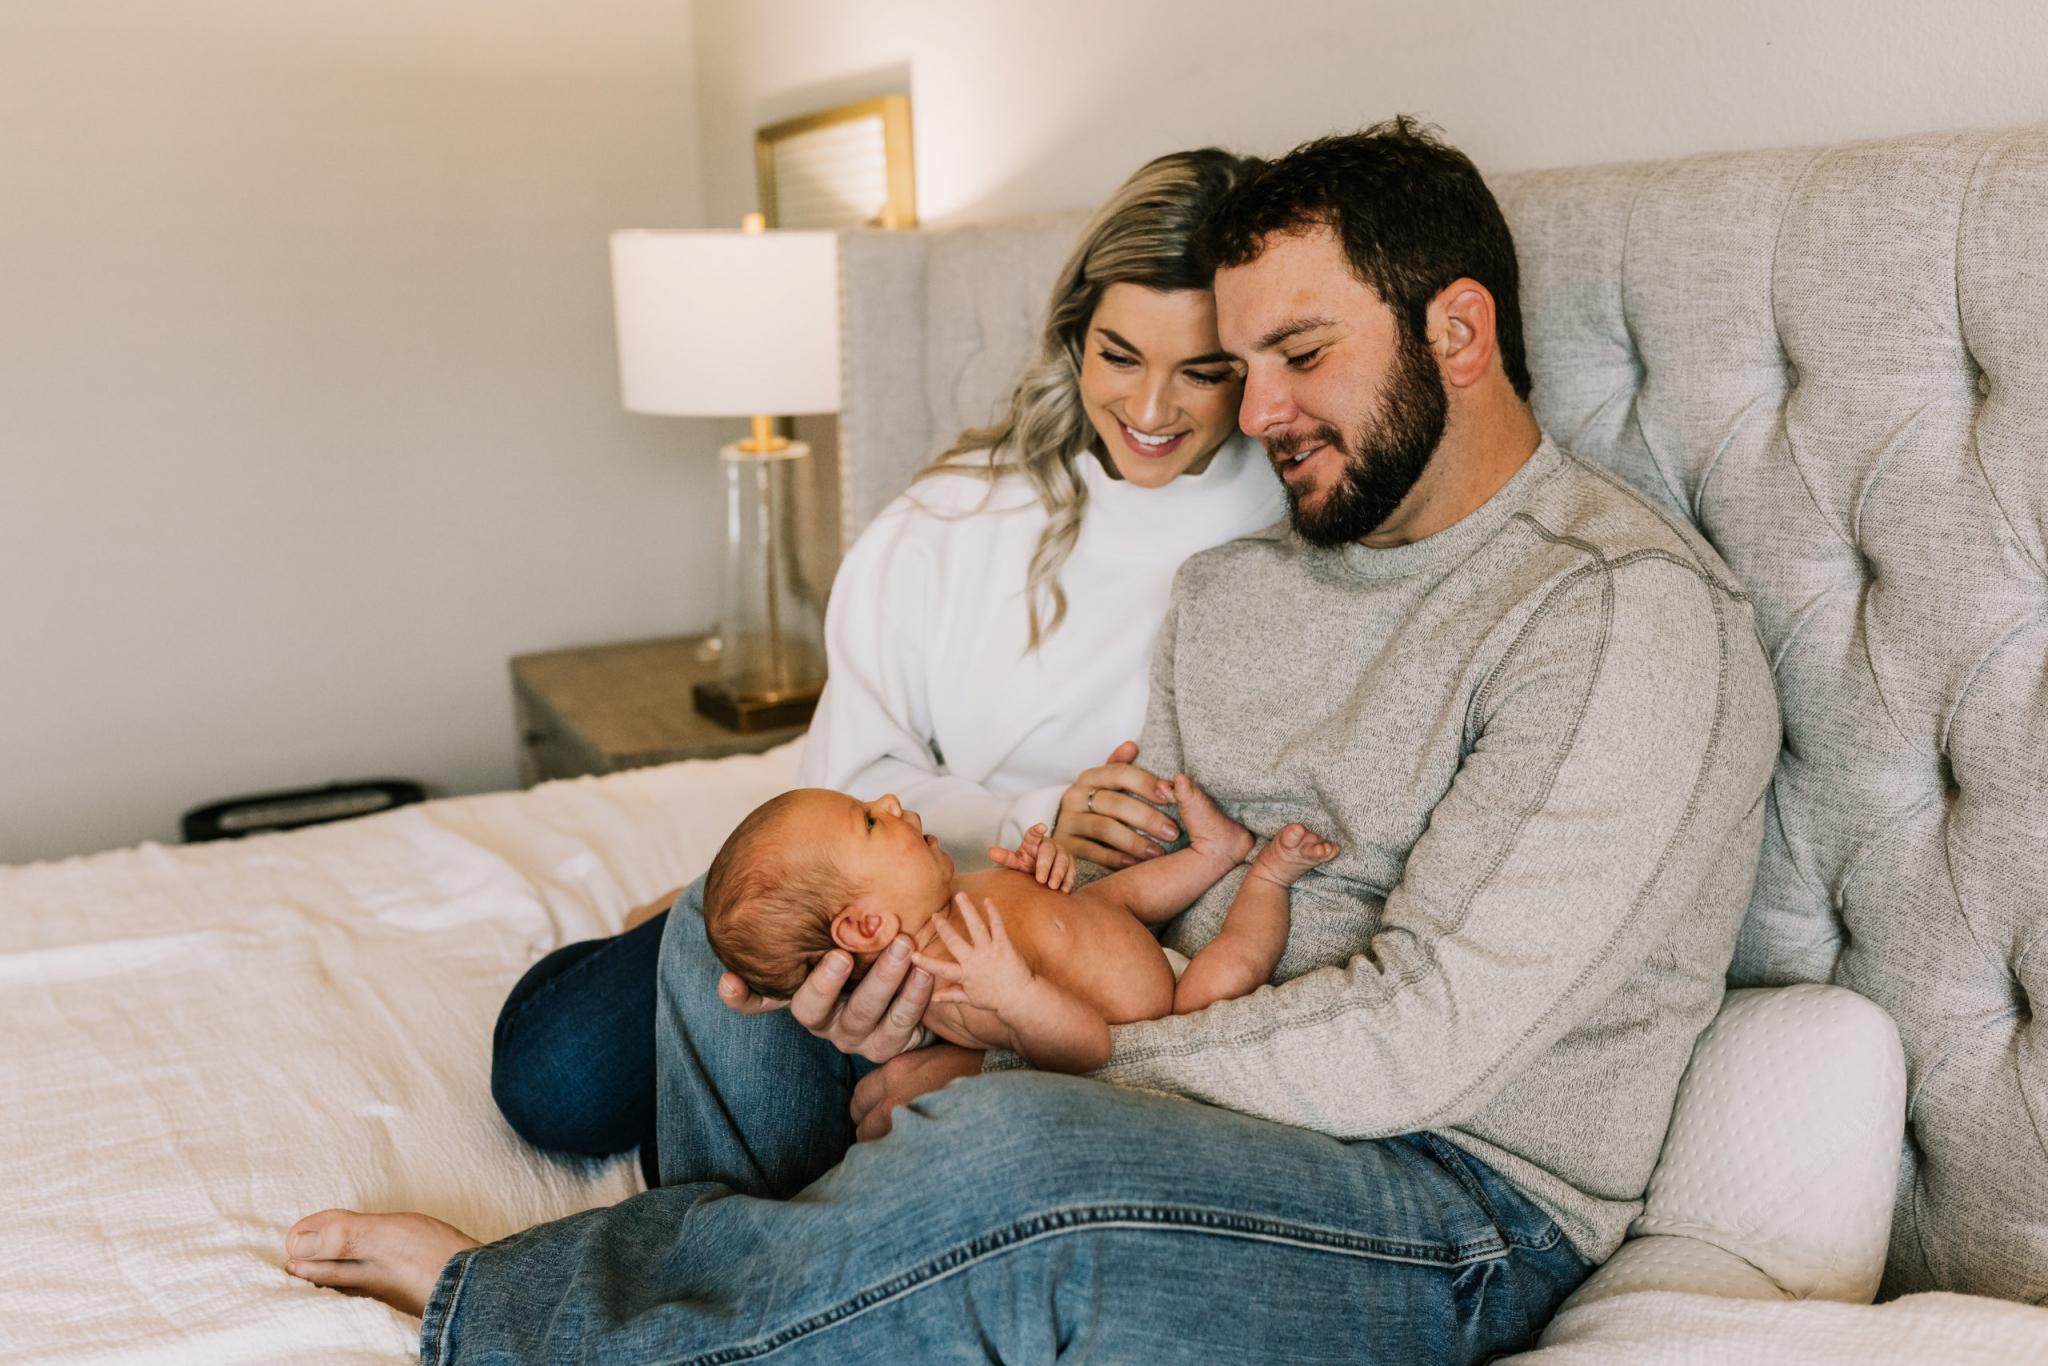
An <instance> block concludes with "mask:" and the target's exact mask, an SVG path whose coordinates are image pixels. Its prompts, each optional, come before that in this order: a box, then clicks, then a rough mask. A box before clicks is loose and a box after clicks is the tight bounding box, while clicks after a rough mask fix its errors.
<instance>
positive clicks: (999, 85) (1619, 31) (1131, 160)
mask: <svg viewBox="0 0 2048 1366" xmlns="http://www.w3.org/2000/svg"><path fill="white" fill-rule="evenodd" d="M697 24H698V27H697V33H698V83H699V100H700V105H699V108H700V114H701V118H702V125H703V131H704V139H705V170H706V207H707V210H708V212H709V213H710V214H711V216H712V217H713V218H714V220H718V219H723V218H725V217H728V216H730V215H731V214H733V213H736V212H739V211H740V210H741V209H744V208H745V207H747V206H748V203H749V202H750V201H751V198H752V192H753V191H752V186H753V166H752V162H751V160H750V159H749V158H750V148H751V136H752V131H753V129H754V128H755V127H756V126H758V125H759V124H760V123H762V122H765V121H769V120H772V119H774V118H780V117H786V116H788V115H790V114H793V113H797V112H801V111H802V110H803V109H804V108H807V107H811V105H812V104H813V103H815V102H822V101H814V99H813V96H814V95H831V94H835V93H838V92H842V91H843V92H845V93H844V94H843V95H841V98H850V97H852V96H855V95H859V94H865V93H870V92H869V91H868V90H866V89H863V88H862V87H863V85H864V84H886V83H887V80H888V78H889V76H890V75H891V74H892V73H893V74H896V75H898V76H899V77H900V75H901V74H902V73H903V72H904V71H905V70H906V69H907V72H908V76H909V80H908V84H909V88H910V91H911V102H912V111H913V119H914V121H915V125H916V140H917V175H918V198H919V204H920V210H921V212H922V214H923V215H924V218H925V220H926V221H927V222H931V221H935V220H945V219H955V218H968V217H986V216H991V215H995V214H1000V213H1008V212H1017V211H1022V210H1028V209H1043V208H1055V207H1062V208H1063V207H1072V206H1076V205H1082V204H1088V203H1092V202H1094V201H1096V200H1098V199H1099V198H1100V197H1101V196H1102V195H1104V194H1105V193H1107V192H1108V191H1109V190H1110V189H1111V188H1113V187H1114V186H1115V185H1116V183H1117V182H1118V181H1119V180H1121V179H1122V178H1123V176H1125V175H1126V174H1128V173H1129V172H1130V171H1131V170H1132V169H1133V168H1134V167H1135V166H1136V165H1137V164H1138V163H1139V162H1140V161H1142V160H1144V159H1145V158H1146V157H1149V156H1154V155H1157V154H1159V153H1161V152H1166V151H1170V150H1173V149H1175V148H1179V147H1186V146H1194V145H1200V144H1203V143H1211V142H1214V143H1221V144H1224V145H1226V146H1231V147H1235V148H1237V149H1239V150H1242V151H1250V152H1260V153H1267V154H1271V153H1277V152H1280V151H1284V150H1285V149H1287V148H1288V147H1290V146H1292V145H1294V144H1295V143H1296V142H1299V141H1302V140H1304V139H1306V138H1309V137H1313V136H1316V135H1318V134H1321V133H1325V132H1331V131H1337V130H1345V129H1350V128H1355V127H1357V126H1359V125H1361V124H1363V123H1368V122H1372V121H1374V120H1377V119H1379V118H1381V117H1384V116H1385V115H1387V114H1390V113H1394V112H1396V111H1406V112H1413V113H1418V114H1421V115H1423V116H1424V117H1426V118H1429V119H1431V120H1433V121H1435V122H1437V123H1439V124H1441V125H1442V126H1443V127H1444V129H1445V131H1446V132H1447V133H1448V135H1449V136H1450V138H1451V140H1452V141H1453V142H1455V143H1457V144H1458V145H1459V146H1461V147H1463V148H1464V149H1465V150H1466V151H1467V152H1468V153H1470V154H1471V156H1472V157H1473V159H1474V160H1475V161H1477V162H1478V163H1479V165H1480V167H1481V169H1483V170H1487V171H1509V170H1521V169H1528V168H1533V167H1540V166H1553V165H1569V164H1575V163H1583V162H1597V161H1613V160H1623V159H1631V158H1642V157H1663V156H1673V155H1678V154H1682V153H1688V152H1699V151H1710V150H1720V149H1730V148H1746V147H1768V146H1783V145H1787V144H1803V143H1815V142H1832V141H1841V140H1844V139H1849V138H1859V137H1873V136H1881V135H1886V134H1892V133H1902V132H1909V131H1916V130H1922V129H1938V128H1951V127H1967V126H1975V125H2004V124H2012V123H2027V122H2035V121H2038V120H2041V119H2043V118H2048V5H2044V4H2042V3H2041V0H1947V2H1945V3H1939V4H1936V3H1929V2H1928V0H1711V2H1707V0H1696V2H1694V3H1676V2H1673V3H1657V2H1655V0H1653V2H1652V3H1645V0H1553V3H1541V4H1536V3H1527V0H1482V2H1481V3H1465V4H1447V3H1436V4H1428V3H1424V4H1416V3H1413V0H1403V3H1398V4H1395V3H1386V0H1292V3H1288V4H1284V5H1283V4H1273V5H1266V4H1259V3H1247V2H1246V0H1032V2H1031V3H1028V4H1026V3H1004V4H995V3H989V4H981V3H975V4H963V3H960V2H959V0H698V5H697Z"/></svg>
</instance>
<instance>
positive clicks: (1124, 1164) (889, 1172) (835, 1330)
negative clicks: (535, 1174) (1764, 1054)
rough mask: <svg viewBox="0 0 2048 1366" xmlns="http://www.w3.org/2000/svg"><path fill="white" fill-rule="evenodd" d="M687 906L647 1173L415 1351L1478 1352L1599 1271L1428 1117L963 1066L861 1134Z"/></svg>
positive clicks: (506, 1356)
mask: <svg viewBox="0 0 2048 1366" xmlns="http://www.w3.org/2000/svg"><path fill="white" fill-rule="evenodd" d="M700 897H701V888H700V887H694V886H693V887H692V888H690V889H689V890H688V891H687V892H685V894H684V896H683V897H682V898H681V899H680V900H679V901H678V902H677V905H676V907H675V908H674V911H673V912H672V913H671V915H670V916H669V918H668V925H667V927H666V929H665V931H664V933H663V936H662V944H661V953H660V964H659V971H660V987H659V1008H658V1010H657V1012H656V1018H655V1053H656V1065H657V1071H658V1075H659V1083H660V1084H659V1087H658V1089H657V1096H656V1123H657V1128H658V1130H659V1135H660V1148H661V1155H662V1162H661V1175H662V1179H663V1182H664V1184H663V1185H662V1187H661V1188H659V1189H656V1190H650V1191H648V1192H646V1193H645V1194H643V1195H638V1196H634V1197H633V1198H631V1199H628V1200H625V1201H623V1202H621V1203H620V1204H618V1205H615V1206H613V1207H612V1208H610V1209H602V1210H591V1211H587V1212H585V1213H583V1214H578V1215H572V1216H570V1217H569V1218H566V1219H560V1220H556V1221H555V1222H553V1223H550V1224H543V1225H541V1226H539V1227H537V1228H533V1229H528V1230H527V1231H526V1232H524V1233H520V1234H515V1235H514V1236H512V1237H510V1238H507V1239H505V1240H504V1241H502V1242H498V1243H493V1244H490V1245H489V1246H487V1247H482V1248H478V1249H475V1250H473V1251H469V1252H464V1253H458V1254H457V1255H456V1256H455V1257H453V1258H450V1259H449V1262H448V1264H447V1266H446V1267H444V1268H443V1269H442V1272H441V1276H440V1279H439V1281H438V1282H437V1283H436V1285H435V1287H434V1293H433V1297H432V1299H431V1300H430V1301H429V1302H428V1304H427V1310H426V1317H425V1320H424V1322H423V1323H422V1324H421V1328H420V1344H421V1347H420V1355H421V1359H422V1360H423V1361H426V1362H463V1361H493V1362H510V1361H519V1362H557V1361H598V1362H619V1363H639V1362H659V1363H710V1362H740V1361H757V1360H766V1361H774V1362H778V1363H779V1362H814V1361H815V1362H835V1363H868V1362H890V1363H894V1362H910V1361H918V1362H921V1361H947V1362H951V1361H1040V1360H1051V1359H1054V1358H1058V1357H1065V1356H1067V1355H1069V1354H1071V1355H1072V1356H1073V1357H1074V1358H1075V1359H1077V1360H1083V1361H1102V1362H1147V1363H1149V1362H1178V1361H1189V1362H1195V1361H1200V1362H1217V1361H1259V1362H1265V1361H1286V1362H1339V1361H1342V1362H1357V1361H1365V1362H1389V1363H1422V1362H1440V1361H1441V1362H1469V1361H1482V1360H1485V1359H1486V1358H1487V1357H1489V1356H1492V1355H1496V1354H1499V1353H1504V1352H1509V1351H1513V1350H1515V1349H1517V1348H1520V1347H1523V1346H1526V1345H1527V1344H1528V1343H1529V1342H1530V1341H1531V1340H1532V1339H1533V1338H1534V1337H1535V1335H1536V1334H1537V1332H1539V1331H1540V1330H1541V1328H1542V1326H1543V1324H1544V1322H1545V1321H1546V1320H1547V1319H1548V1318H1549V1316H1550V1314H1551V1313H1552V1312H1553V1311H1554V1310H1555V1309H1556V1307H1557V1305H1558V1304H1559V1303H1560V1302H1561V1301H1562V1300H1563V1299H1564V1297H1565V1296H1566V1295H1567V1294H1569V1293H1570V1292H1571V1291H1572V1290H1573V1289H1574V1288H1575V1287H1576V1286H1577V1285H1578V1284H1579V1282H1580V1281H1581V1280H1582V1279H1584V1277H1585V1276H1586V1274H1587V1272H1588V1271H1589V1270H1590V1268H1589V1266H1588V1264H1587V1263H1586V1262H1585V1260H1584V1259H1583V1258H1581V1257H1580V1256H1579V1255H1578V1254H1577V1253H1576V1252H1574V1251H1573V1249H1572V1247H1571V1245H1570V1243H1568V1242H1567V1241H1566V1240H1565V1239H1564V1237H1563V1235H1562V1233H1560V1231H1559V1230H1558V1228H1557V1225H1556V1224H1555V1223H1554V1222H1552V1221H1551V1219H1550V1218H1549V1217H1548V1216H1546V1215H1545V1214H1544V1213H1543V1212H1542V1211H1541V1210H1540V1209H1538V1208H1537V1207H1536V1206H1535V1205H1534V1204H1533V1203H1531V1202H1530V1201H1529V1200H1528V1199H1527V1198H1526V1197H1524V1196H1522V1195H1521V1194H1520V1193H1518V1192H1517V1191H1516V1190H1515V1189H1514V1188H1513V1187H1512V1186H1510V1185H1509V1184H1508V1183H1507V1182H1506V1181H1504V1180H1502V1179H1501V1178H1500V1177H1499V1176H1498V1175H1497V1174H1495V1173H1494V1172H1493V1171H1492V1170H1491V1169H1490V1168H1488V1167H1487V1166H1485V1165H1484V1164H1483V1163H1481V1162H1479V1161H1477V1160H1475V1159H1474V1158H1472V1157H1470V1156H1468V1155H1466V1154H1464V1153H1461V1152H1460V1151H1458V1150H1457V1149H1456V1148H1454V1147H1453V1146H1451V1145H1450V1144H1449V1143H1446V1142H1444V1141H1443V1140H1442V1139H1440V1138H1437V1137H1436V1136H1434V1135H1431V1134H1410V1135H1406V1136H1403V1137H1400V1138H1393V1139H1380V1140H1371V1141H1364V1142H1357V1143H1341V1142H1338V1141H1337V1140H1335V1139H1331V1138H1327V1137H1325V1136H1323V1135H1321V1134H1317V1133H1312V1132H1310V1131H1308V1130H1304V1129H1294V1128H1289V1127H1286V1126H1284V1125H1278V1124H1269V1123H1266V1122H1264V1121H1262V1120H1256V1119H1250V1118H1247V1117H1246V1116H1243V1115H1238V1114H1233V1113H1231V1112H1229V1111H1226V1110H1219V1109H1215V1108H1213V1107H1210V1106H1205V1105H1198V1104H1195V1103H1194V1102H1191V1101H1186V1100H1181V1099H1178V1098H1174V1097H1167V1096H1159V1095H1154V1094H1151V1093H1148V1092H1139V1091H1127V1090H1122V1089H1119V1088H1116V1087H1110V1086H1104V1085H1102V1084H1100V1083H1097V1082H1093V1081H1089V1080H1086V1079H1084V1078H1076V1077H1061V1076H1050V1075H1043V1074H1038V1073H1032V1072H1019V1073H1007V1074H1004V1075H1001V1076H990V1077H977V1078H970V1079H968V1080H966V1081H961V1082H956V1083H954V1084H953V1085H951V1086H948V1087H946V1088H945V1089H944V1090H942V1091H938V1092H935V1093H933V1094H931V1095H928V1096H925V1097H923V1098H922V1099H920V1100H918V1101H917V1102H915V1103H914V1104H912V1105H911V1106H909V1107H907V1108H905V1109H903V1110H900V1111H898V1112H897V1116H896V1121H895V1126H894V1129H893V1130H892V1132H891V1133H890V1135H889V1136H888V1137H887V1138H885V1139H883V1140H881V1141H879V1142H875V1143H864V1144H860V1145H858V1146H857V1147H853V1148H852V1150H851V1151H848V1150H847V1149H848V1143H849V1140H850V1138H851V1129H850V1124H849V1122H848V1119H847V1115H846V1105H847V1102H848V1099H849V1096H850V1093H851V1090H852V1084H853V1081H854V1079H855V1076H856V1069H855V1068H854V1067H853V1066H852V1065H850V1064H849V1063H848V1061H847V1060H846V1059H845V1058H843V1057H842V1056H840V1055H839V1054H838V1052H837V1051H836V1050H834V1049H833V1048H831V1046H830V1045H828V1044H824V1043H822V1042H820V1041H819V1040H816V1039H813V1038H812V1037H811V1036H810V1035H809V1034H808V1033H806V1032H805V1031H804V1030H803V1029H802V1027H801V1026H799V1025H797V1024H796V1022H795V1021H794V1020H792V1019H791V1018H790V1017H789V1016H788V1015H787V1014H786V1013H778V1014H775V1015H767V1016H758V1017H747V1016H742V1015H739V1014H737V1013H735V1012H733V1011H730V1010H727V1009H726V1008H725V1007H724V1006H722V1005H721V1004H719V1002H718V999H717V994H716V991H715V989H714V983H715V981H716V979H717V975H718V971H719V969H718V964H717V962H716V960H715V959H713V958H712V957H711V954H710V950H709V948H708V946H707V945H706V944H705V942H704V931H703V918H702V913H701V909H700V908H701V901H700Z"/></svg>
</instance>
